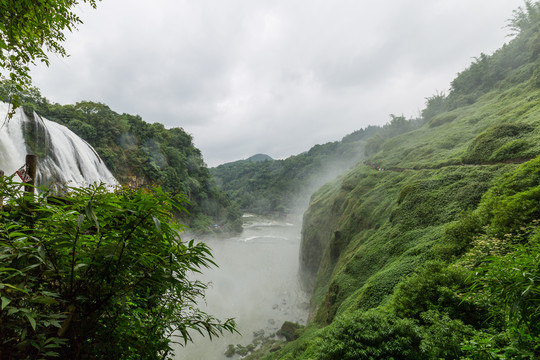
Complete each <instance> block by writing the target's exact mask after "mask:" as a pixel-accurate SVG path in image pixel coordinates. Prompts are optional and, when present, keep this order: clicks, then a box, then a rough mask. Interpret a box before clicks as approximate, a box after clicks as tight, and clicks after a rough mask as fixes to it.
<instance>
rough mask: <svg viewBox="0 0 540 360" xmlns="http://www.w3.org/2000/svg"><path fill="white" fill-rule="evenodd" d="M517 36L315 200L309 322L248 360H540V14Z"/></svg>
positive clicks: (529, 17) (372, 140)
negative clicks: (412, 124)
mask: <svg viewBox="0 0 540 360" xmlns="http://www.w3.org/2000/svg"><path fill="white" fill-rule="evenodd" d="M510 28H511V30H512V31H514V32H515V36H514V38H513V39H512V40H511V41H510V43H508V44H506V45H505V46H503V47H502V48H501V49H499V50H498V51H497V52H495V53H494V54H492V55H490V56H487V55H483V54H482V55H481V56H480V57H479V58H477V59H476V60H475V61H474V62H473V63H472V64H471V65H470V67H469V68H467V69H466V70H464V71H463V72H461V73H460V74H458V76H457V77H456V79H455V80H454V81H453V82H452V84H451V90H450V92H449V93H448V95H445V94H435V95H434V96H432V97H430V98H428V99H427V103H426V108H425V109H424V110H423V112H422V118H421V119H418V120H417V122H419V123H421V124H422V125H421V126H419V127H418V128H414V130H412V131H406V132H403V131H396V132H391V131H388V129H390V127H387V131H386V132H381V131H380V132H377V133H375V134H374V135H372V136H371V137H369V138H367V139H365V140H366V143H365V155H366V160H365V162H364V163H359V164H357V165H356V166H355V167H354V168H352V169H351V170H350V171H348V172H346V173H344V174H342V175H341V176H340V177H339V178H338V179H336V180H334V181H332V182H330V183H328V184H326V185H324V186H323V187H322V188H320V189H319V190H318V191H317V192H316V193H315V194H314V195H313V196H312V198H311V203H310V207H309V209H308V211H307V212H306V213H305V215H304V226H303V231H302V244H301V274H302V276H303V279H304V281H305V283H306V285H307V286H309V287H310V288H311V289H312V291H313V295H312V299H311V310H310V322H309V324H308V326H307V327H306V328H303V329H301V330H297V332H296V334H295V336H293V337H292V338H294V337H296V338H297V340H294V341H290V342H288V343H277V344H276V343H273V344H272V345H271V346H272V352H268V353H265V352H264V351H260V352H259V353H255V354H252V355H251V356H250V357H249V359H262V358H264V359H351V360H352V359H500V358H501V359H502V358H505V359H506V358H507V359H518V358H519V359H537V358H540V228H539V225H538V224H539V223H538V221H539V220H540V158H537V156H538V155H540V70H539V69H540V59H539V55H540V3H538V2H537V3H534V4H533V3H526V5H525V7H524V8H523V9H518V10H517V11H515V12H514V14H513V18H512V20H511V22H510ZM409 122H410V121H409ZM406 123H407V121H405V120H404V122H403V123H402V124H401V125H402V126H406V125H407V124H406ZM398 125H399V124H394V128H398V127H399V126H398ZM383 169H384V170H383ZM289 339H291V337H289ZM267 350H268V349H267Z"/></svg>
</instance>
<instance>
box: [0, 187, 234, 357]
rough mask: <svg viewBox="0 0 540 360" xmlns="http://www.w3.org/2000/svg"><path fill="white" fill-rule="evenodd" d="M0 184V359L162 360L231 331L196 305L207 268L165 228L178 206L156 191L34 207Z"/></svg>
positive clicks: (42, 201) (91, 193) (206, 261)
mask: <svg viewBox="0 0 540 360" xmlns="http://www.w3.org/2000/svg"><path fill="white" fill-rule="evenodd" d="M16 186H17V184H13V183H11V182H9V181H7V180H6V179H0V197H6V198H7V199H8V201H7V204H6V205H5V206H4V208H3V210H2V211H0V259H1V266H0V298H1V308H0V323H1V324H2V326H1V327H0V349H1V350H0V358H2V359H18V358H36V359H37V358H50V357H55V356H60V357H61V358H64V359H88V358H92V359H119V358H121V359H141V358H144V359H165V358H171V345H172V341H173V340H172V337H173V336H176V337H178V338H179V339H180V340H182V341H184V342H187V341H189V340H191V335H190V332H191V331H192V330H195V331H198V332H201V333H206V334H208V335H209V336H214V335H219V334H220V333H222V331H223V330H228V331H233V329H234V322H233V321H232V320H227V321H225V322H224V323H222V322H220V321H218V320H216V319H215V318H213V317H212V316H210V315H207V314H205V313H204V312H202V311H200V310H198V309H197V307H196V299H197V298H198V297H199V296H202V295H203V292H204V289H205V288H206V286H205V285H204V284H202V283H200V282H198V281H193V280H189V279H188V277H187V276H188V274H190V273H191V272H193V271H195V272H199V271H200V269H201V268H204V267H208V266H210V265H212V264H213V262H212V260H211V253H210V249H209V248H208V247H207V246H206V245H205V244H203V243H199V244H195V243H194V242H193V241H191V242H189V243H185V242H182V241H181V239H180V237H179V235H178V234H179V232H180V231H181V230H182V227H181V226H180V225H177V224H174V223H171V222H170V221H171V214H172V211H173V210H175V211H181V210H182V207H181V205H180V204H182V201H183V199H181V198H179V197H177V198H175V199H171V198H170V197H169V196H167V195H166V194H165V193H163V192H162V191H161V190H160V189H159V188H157V189H152V190H139V191H133V190H126V189H116V190H114V191H112V192H109V191H107V190H106V189H105V188H104V187H103V186H101V185H92V186H89V187H87V188H81V189H76V188H70V191H71V193H69V194H67V195H65V196H63V197H58V196H53V194H51V193H49V192H48V191H46V190H44V191H42V192H41V193H40V195H39V198H38V201H36V202H34V201H33V200H32V199H29V198H27V197H20V196H19V195H18V194H17V192H16Z"/></svg>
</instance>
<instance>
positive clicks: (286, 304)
mask: <svg viewBox="0 0 540 360" xmlns="http://www.w3.org/2000/svg"><path fill="white" fill-rule="evenodd" d="M299 219H301V217H300V216H291V218H290V221H289V220H288V219H287V220H285V221H276V220H269V219H266V218H263V217H259V216H254V215H249V214H246V215H244V231H243V233H242V234H241V235H239V236H235V237H229V238H215V237H213V238H199V239H196V240H200V241H204V242H205V243H206V244H208V245H209V246H210V248H211V249H212V253H213V255H214V261H215V262H216V263H217V264H218V266H219V268H212V269H205V270H204V271H203V274H199V276H197V279H198V280H201V281H203V282H205V283H207V284H208V289H207V291H206V298H205V301H204V302H201V303H200V304H198V305H199V306H200V308H201V309H202V310H203V311H206V312H208V313H210V314H212V315H214V316H216V317H217V318H218V319H222V320H224V319H226V318H235V319H236V322H237V330H238V331H239V332H240V334H229V333H226V334H224V335H223V336H222V337H220V338H217V339H213V340H210V339H209V338H207V337H205V338H203V337H202V336H200V335H198V334H197V335H198V336H194V343H189V344H187V346H185V347H181V346H179V347H178V348H177V349H176V359H179V360H188V359H222V358H223V359H226V358H227V357H225V355H224V353H225V351H226V349H227V346H228V345H229V344H232V345H236V344H241V345H243V346H246V345H248V344H250V343H251V342H252V341H253V340H254V333H257V335H258V336H261V335H263V336H265V337H268V336H269V337H271V338H274V339H275V338H277V337H274V336H272V335H275V334H276V333H277V331H278V330H279V328H280V327H281V325H282V324H283V323H284V322H285V321H292V322H296V323H300V324H305V323H306V320H307V314H308V310H309V295H308V294H307V293H306V292H304V291H303V290H302V289H301V286H300V281H299V277H298V269H299V246H300V227H301V223H300V222H299ZM234 358H239V356H238V355H235V357H233V359H234Z"/></svg>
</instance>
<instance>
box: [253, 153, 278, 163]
mask: <svg viewBox="0 0 540 360" xmlns="http://www.w3.org/2000/svg"><path fill="white" fill-rule="evenodd" d="M272 160H274V159H272V158H271V157H270V156H268V155H266V154H255V155H253V156H251V157H249V158H247V159H246V161H248V162H254V163H256V162H261V161H272Z"/></svg>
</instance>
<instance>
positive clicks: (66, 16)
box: [0, 0, 96, 108]
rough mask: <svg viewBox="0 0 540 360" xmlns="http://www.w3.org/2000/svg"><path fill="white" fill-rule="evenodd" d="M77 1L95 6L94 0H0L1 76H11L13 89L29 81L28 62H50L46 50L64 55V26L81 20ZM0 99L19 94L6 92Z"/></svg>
mask: <svg viewBox="0 0 540 360" xmlns="http://www.w3.org/2000/svg"><path fill="white" fill-rule="evenodd" d="M80 2H83V3H88V4H89V5H90V6H92V7H93V8H95V7H96V0H80V1H78V0H40V1H34V0H3V1H1V2H0V70H2V71H1V72H0V80H4V79H5V78H8V79H10V80H12V85H13V88H12V90H13V91H14V92H15V90H16V89H17V90H22V89H23V87H26V86H28V85H30V68H29V65H31V64H34V65H35V64H36V62H38V61H39V62H43V63H45V64H47V65H49V54H48V53H54V54H56V55H59V56H62V57H64V56H67V53H66V50H65V49H64V47H63V45H62V43H63V42H64V41H65V39H66V36H65V34H64V32H65V31H66V30H68V31H73V29H75V28H76V26H77V25H79V24H81V23H82V21H81V20H80V18H79V17H78V16H77V15H76V14H75V13H74V12H73V8H75V7H76V6H78V5H79V3H80ZM0 100H4V101H9V102H11V101H13V104H14V107H15V108H16V107H17V106H18V105H19V104H18V100H19V97H18V96H17V95H12V94H9V95H8V96H7V97H4V96H3V95H1V94H0Z"/></svg>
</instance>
